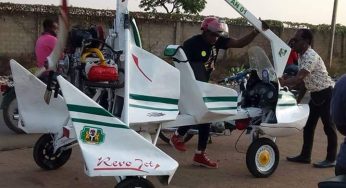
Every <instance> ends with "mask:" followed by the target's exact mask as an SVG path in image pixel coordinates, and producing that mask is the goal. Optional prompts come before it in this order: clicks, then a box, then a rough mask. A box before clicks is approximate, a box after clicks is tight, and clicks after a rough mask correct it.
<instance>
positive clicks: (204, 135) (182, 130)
mask: <svg viewBox="0 0 346 188" xmlns="http://www.w3.org/2000/svg"><path fill="white" fill-rule="evenodd" d="M195 126H196V127H197V128H198V146H197V149H198V150H199V151H205V149H206V148H207V142H208V139H209V132H210V124H209V123H205V124H199V125H193V127H195ZM191 127H192V125H188V126H183V127H179V128H178V134H179V135H181V136H183V135H185V134H186V133H187V131H189V129H190V128H191Z"/></svg>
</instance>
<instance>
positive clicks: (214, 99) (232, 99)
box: [203, 97, 238, 103]
mask: <svg viewBox="0 0 346 188" xmlns="http://www.w3.org/2000/svg"><path fill="white" fill-rule="evenodd" d="M237 100H238V97H203V101H204V102H205V103H206V102H237Z"/></svg>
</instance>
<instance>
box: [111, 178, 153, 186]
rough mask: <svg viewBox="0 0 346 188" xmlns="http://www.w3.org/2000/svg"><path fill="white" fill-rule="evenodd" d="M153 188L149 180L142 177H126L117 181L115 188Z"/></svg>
mask: <svg viewBox="0 0 346 188" xmlns="http://www.w3.org/2000/svg"><path fill="white" fill-rule="evenodd" d="M137 187H141V188H155V186H154V184H152V183H151V182H150V181H149V180H147V179H144V178H142V177H126V179H125V180H123V181H121V182H119V183H118V184H117V185H116V186H115V188H137Z"/></svg>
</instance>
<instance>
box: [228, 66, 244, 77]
mask: <svg viewBox="0 0 346 188" xmlns="http://www.w3.org/2000/svg"><path fill="white" fill-rule="evenodd" d="M244 70H245V66H244V65H241V66H239V67H231V69H229V70H228V72H229V75H236V74H237V73H239V72H242V71H244Z"/></svg>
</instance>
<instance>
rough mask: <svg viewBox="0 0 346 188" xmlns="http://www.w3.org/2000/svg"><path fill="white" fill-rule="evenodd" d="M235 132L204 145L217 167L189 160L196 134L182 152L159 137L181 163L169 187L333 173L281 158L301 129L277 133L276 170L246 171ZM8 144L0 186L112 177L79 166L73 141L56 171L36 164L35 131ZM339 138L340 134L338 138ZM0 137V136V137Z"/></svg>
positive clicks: (86, 184) (307, 179) (319, 142)
mask: <svg viewBox="0 0 346 188" xmlns="http://www.w3.org/2000/svg"><path fill="white" fill-rule="evenodd" d="M239 135H240V132H239V131H238V132H235V133H233V134H232V136H221V137H213V144H210V145H209V146H208V153H209V155H210V157H211V158H213V159H216V160H218V161H219V163H220V168H219V169H204V168H200V167H195V166H192V165H191V159H192V155H193V151H194V148H195V146H196V142H197V140H196V138H193V139H192V140H191V141H190V142H189V143H188V144H187V146H188V148H189V150H188V151H187V152H186V153H177V152H175V151H174V150H173V149H172V148H171V147H170V146H169V145H167V144H165V143H162V142H159V143H158V147H159V148H161V149H162V150H163V151H165V152H166V153H168V154H169V155H170V156H172V157H173V158H174V159H176V160H177V161H178V162H179V164H180V166H179V168H178V170H177V172H176V174H175V175H174V177H173V180H172V182H171V183H170V185H169V186H167V187H168V188H181V187H187V188H190V187H201V188H209V187H210V188H224V187H250V188H257V187H261V188H266V187H268V188H273V187H274V188H275V187H280V188H288V187H289V188H291V187H295V188H300V187H304V188H305V187H317V183H318V182H319V181H321V180H324V179H327V178H329V177H331V176H333V175H334V171H333V170H334V169H332V168H329V169H316V168H313V167H312V166H311V165H309V164H294V163H290V162H287V161H286V160H285V157H286V156H289V155H295V154H297V153H298V152H299V150H300V147H301V144H302V134H301V133H300V134H297V135H295V136H292V137H286V138H279V139H278V140H277V144H278V147H279V150H280V164H279V166H278V169H277V170H276V172H275V173H274V174H273V175H272V176H271V177H269V178H264V179H257V178H254V177H253V176H251V174H250V173H249V172H248V170H247V168H246V164H245V154H243V153H238V152H237V151H236V149H235V147H234V145H235V143H236V140H237V138H238V136H239ZM6 139H7V144H8V148H11V147H10V146H18V142H19V144H23V143H25V144H24V145H26V146H25V147H24V145H22V147H17V148H19V149H13V150H12V149H11V150H6V151H0V187H1V188H20V187H26V188H41V187H49V188H62V187H63V188H65V187H66V188H70V187H83V188H94V187H98V188H106V187H108V188H109V187H114V185H115V179H114V178H113V177H88V176H86V175H85V174H84V172H83V160H82V156H81V153H80V151H79V148H78V147H75V148H74V149H73V153H72V156H71V159H70V160H69V161H68V162H67V163H66V164H65V166H63V167H62V168H60V169H58V170H55V171H44V170H41V169H40V168H39V167H38V166H37V165H36V164H35V162H34V160H33V158H32V148H30V147H27V146H30V145H32V144H33V143H34V141H35V139H37V135H34V136H33V135H26V136H21V135H10V136H7V137H6ZM339 140H340V141H341V137H340V138H339ZM3 141H4V140H1V142H3ZM248 144H249V139H248V138H247V137H245V136H243V137H241V138H240V141H239V144H238V150H240V151H242V152H245V151H246V149H247V147H248ZM325 151H326V137H325V136H324V133H323V130H322V126H321V124H319V126H318V128H317V130H316V136H315V145H314V149H313V157H312V160H313V161H317V160H322V159H324V157H325ZM148 178H149V179H150V180H151V181H152V182H153V183H154V184H155V185H156V187H162V185H161V184H160V183H159V182H158V180H157V179H156V178H154V177H148Z"/></svg>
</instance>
